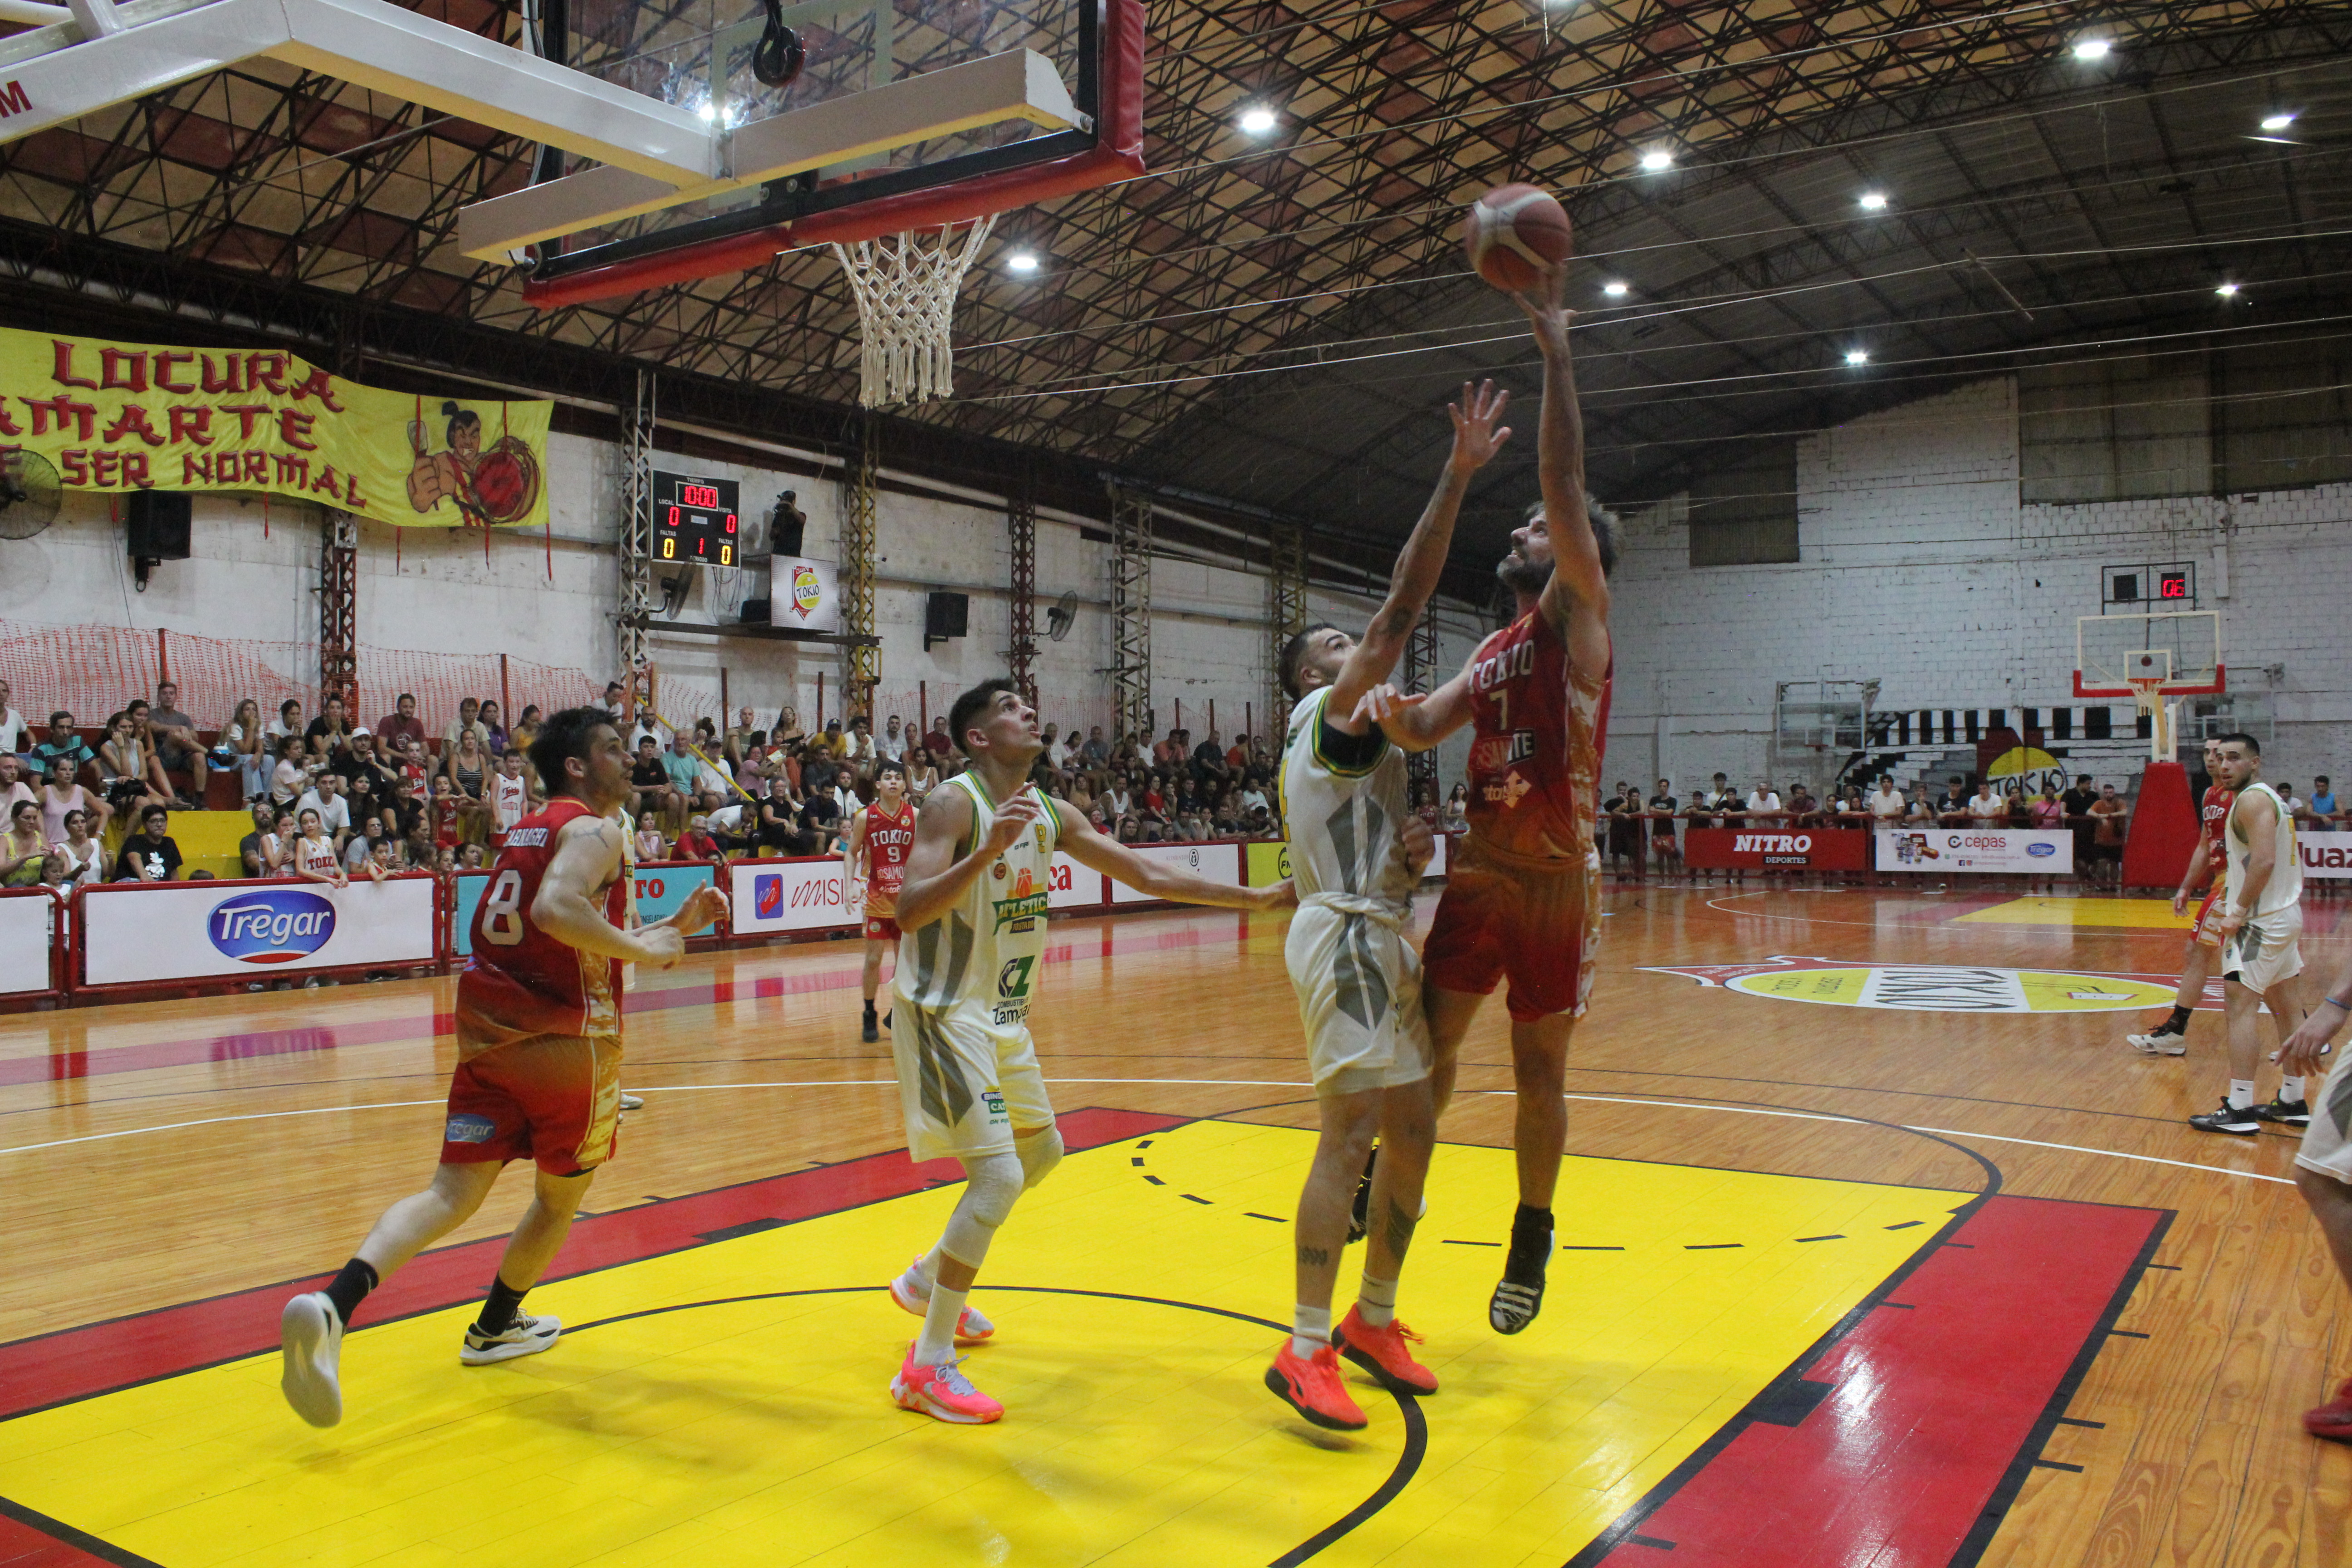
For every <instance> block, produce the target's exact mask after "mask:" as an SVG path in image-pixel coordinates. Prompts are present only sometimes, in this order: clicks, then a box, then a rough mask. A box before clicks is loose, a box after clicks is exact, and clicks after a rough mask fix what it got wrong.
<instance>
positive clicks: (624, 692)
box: [601, 680, 629, 721]
mask: <svg viewBox="0 0 2352 1568" xmlns="http://www.w3.org/2000/svg"><path fill="white" fill-rule="evenodd" d="M628 696H629V692H628V688H626V687H625V686H623V685H622V684H621V683H620V682H619V681H617V680H608V681H606V682H605V683H604V702H603V703H602V704H601V706H602V707H603V708H604V711H605V712H607V713H610V714H611V715H612V716H613V718H614V720H615V721H618V720H619V719H620V717H621V710H622V709H624V708H625V707H627V706H628Z"/></svg>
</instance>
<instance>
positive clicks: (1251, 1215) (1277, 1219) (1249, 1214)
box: [1242, 1209, 1290, 1225]
mask: <svg viewBox="0 0 2352 1568" xmlns="http://www.w3.org/2000/svg"><path fill="white" fill-rule="evenodd" d="M1242 1217H1243V1218H1244V1219H1270V1220H1272V1221H1274V1223H1275V1224H1276V1225H1288V1224H1289V1223H1290V1222H1289V1221H1288V1220H1286V1219H1285V1218H1283V1217H1282V1215H1278V1214H1260V1213H1258V1212H1257V1210H1255V1209H1244V1210H1242Z"/></svg>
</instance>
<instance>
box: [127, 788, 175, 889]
mask: <svg viewBox="0 0 2352 1568" xmlns="http://www.w3.org/2000/svg"><path fill="white" fill-rule="evenodd" d="M171 815H172V814H171V813H170V812H168V811H166V810H164V809H163V807H162V806H160V805H145V806H142V807H141V808H140V811H139V831H138V832H136V833H134V834H132V835H131V837H128V838H126V839H124V840H123V841H122V853H121V854H120V855H118V856H116V857H115V860H114V879H115V880H116V881H118V882H176V881H178V880H179V879H180V863H181V862H180V847H179V846H178V845H177V844H174V843H173V842H172V840H171V837H169V830H170V826H171Z"/></svg>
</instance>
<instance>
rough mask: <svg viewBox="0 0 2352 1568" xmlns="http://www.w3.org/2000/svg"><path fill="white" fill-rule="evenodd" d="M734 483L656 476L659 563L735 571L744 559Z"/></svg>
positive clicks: (737, 486) (657, 473) (738, 491)
mask: <svg viewBox="0 0 2352 1568" xmlns="http://www.w3.org/2000/svg"><path fill="white" fill-rule="evenodd" d="M741 493H742V487H741V486H740V484H738V483H737V482H736V481H735V480H733V479H700V478H697V477H695V476H693V475H689V474H666V473H663V472H662V471H661V470H660V469H658V468H656V469H655V470H654V561H655V563H656V564H667V563H671V562H682V563H686V564H688V565H692V566H732V565H734V564H735V563H736V562H737V561H738V560H739V559H740V556H741V554H742V544H743V540H742V534H741V531H740V526H739V524H738V521H737V519H738V516H739V512H738V510H737V507H736V502H737V501H738V500H740V497H741Z"/></svg>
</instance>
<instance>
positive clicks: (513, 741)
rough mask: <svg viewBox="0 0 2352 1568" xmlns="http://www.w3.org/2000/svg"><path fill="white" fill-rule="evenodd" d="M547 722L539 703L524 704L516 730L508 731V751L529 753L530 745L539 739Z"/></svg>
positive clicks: (517, 720)
mask: <svg viewBox="0 0 2352 1568" xmlns="http://www.w3.org/2000/svg"><path fill="white" fill-rule="evenodd" d="M546 722H547V719H546V715H545V714H542V713H541V711H540V710H539V704H538V703H536V702H526V703H524V704H523V709H522V714H521V716H520V718H518V719H516V720H515V721H514V728H513V729H512V730H509V731H507V750H508V751H509V752H529V751H530V743H531V742H533V741H536V740H538V739H539V732H540V731H541V729H543V728H544V727H545V726H546Z"/></svg>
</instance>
